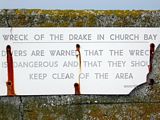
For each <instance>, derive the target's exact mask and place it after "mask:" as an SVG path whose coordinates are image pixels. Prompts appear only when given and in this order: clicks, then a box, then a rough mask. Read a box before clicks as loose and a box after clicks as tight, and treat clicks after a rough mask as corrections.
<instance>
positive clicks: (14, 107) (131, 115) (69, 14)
mask: <svg viewBox="0 0 160 120" xmlns="http://www.w3.org/2000/svg"><path fill="white" fill-rule="evenodd" d="M0 26H1V27H160V11H122V10H116V11H98V10H76V11H74V10H67V11H64V10H54V11H51V10H0ZM159 53H160V45H159V46H158V47H157V49H156V52H155V55H154V60H153V72H152V73H150V74H149V78H150V79H154V81H155V83H154V84H153V86H151V85H148V84H147V83H144V84H142V85H140V86H138V87H137V88H135V90H133V91H132V92H131V93H130V94H129V95H127V96H122V95H116V96H107V95H106V96H100V95H80V96H75V95H59V96H15V97H0V120H132V119H133V120H159V119H160V82H159V81H160V54H159Z"/></svg>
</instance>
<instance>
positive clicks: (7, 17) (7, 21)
mask: <svg viewBox="0 0 160 120" xmlns="http://www.w3.org/2000/svg"><path fill="white" fill-rule="evenodd" d="M5 14H6V17H5V19H6V24H7V27H11V25H10V23H9V15H8V10H5Z"/></svg>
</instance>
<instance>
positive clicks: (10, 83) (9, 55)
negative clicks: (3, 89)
mask: <svg viewBox="0 0 160 120" xmlns="http://www.w3.org/2000/svg"><path fill="white" fill-rule="evenodd" d="M6 51H7V68H8V81H7V82H6V85H7V95H8V96H15V95H16V94H15V90H14V67H13V58H12V53H11V46H10V45H7V47H6Z"/></svg>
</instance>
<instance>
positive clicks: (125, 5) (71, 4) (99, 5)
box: [0, 0, 160, 10]
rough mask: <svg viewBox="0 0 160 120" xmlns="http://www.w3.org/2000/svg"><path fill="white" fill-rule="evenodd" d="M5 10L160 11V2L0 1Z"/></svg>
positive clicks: (83, 0) (144, 0) (134, 0)
mask: <svg viewBox="0 0 160 120" xmlns="http://www.w3.org/2000/svg"><path fill="white" fill-rule="evenodd" d="M4 8H5V9H6V8H8V9H13V8H28V9H29V8H37V9H38V8H39V9H105V10H108V9H130V10H132V9H145V10H146V9H148V10H157V9H158V10H160V0H0V9H4Z"/></svg>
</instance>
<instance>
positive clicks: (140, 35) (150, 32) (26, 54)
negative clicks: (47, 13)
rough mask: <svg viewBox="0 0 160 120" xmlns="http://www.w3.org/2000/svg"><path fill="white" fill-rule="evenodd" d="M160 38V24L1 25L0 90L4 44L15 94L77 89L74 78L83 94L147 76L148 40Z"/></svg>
mask: <svg viewBox="0 0 160 120" xmlns="http://www.w3.org/2000/svg"><path fill="white" fill-rule="evenodd" d="M159 40H160V28H0V46H1V47H0V73H1V75H0V95H7V86H6V82H7V81H8V73H7V57H6V46H7V45H10V46H11V50H12V56H13V62H14V89H15V93H16V95H61V94H75V88H74V84H75V83H78V84H80V92H81V94H112V95H115V94H129V93H130V92H131V91H132V90H133V89H134V88H135V87H136V86H138V85H140V84H142V83H144V82H146V75H147V73H148V65H149V55H150V44H151V43H154V44H155V47H157V46H158V44H159V43H160V41H159ZM77 45H78V47H79V50H77V48H76V46H77ZM80 57H81V58H80Z"/></svg>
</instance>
